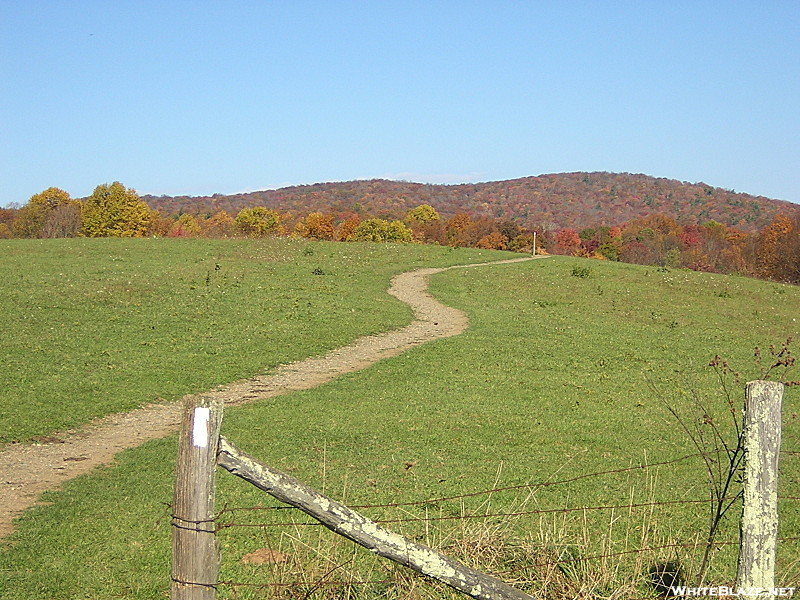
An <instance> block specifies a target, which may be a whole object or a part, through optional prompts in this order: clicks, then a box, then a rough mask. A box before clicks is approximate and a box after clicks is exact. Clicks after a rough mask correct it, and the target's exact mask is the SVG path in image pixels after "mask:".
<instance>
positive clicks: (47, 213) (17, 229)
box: [13, 187, 80, 238]
mask: <svg viewBox="0 0 800 600" xmlns="http://www.w3.org/2000/svg"><path fill="white" fill-rule="evenodd" d="M79 226H80V203H79V202H78V201H77V200H73V199H72V198H70V196H69V194H68V193H67V192H65V191H64V190H62V189H60V188H57V187H50V188H47V189H46V190H44V191H43V192H39V193H38V194H34V195H33V196H31V197H30V199H29V200H28V203H27V204H26V205H25V206H23V207H22V208H21V209H20V210H19V213H18V215H17V218H16V220H15V222H14V228H13V231H14V235H15V236H16V237H23V238H38V237H49V238H52V237H72V236H74V235H76V234H77V232H78V229H79Z"/></svg>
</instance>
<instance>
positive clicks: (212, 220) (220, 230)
mask: <svg viewBox="0 0 800 600" xmlns="http://www.w3.org/2000/svg"><path fill="white" fill-rule="evenodd" d="M200 226H201V228H202V232H201V235H203V236H204V237H209V238H227V237H232V236H233V235H235V233H236V222H235V221H234V219H233V217H232V216H230V215H229V214H228V213H227V212H225V211H224V210H221V211H219V212H218V213H214V214H213V215H211V216H210V217H209V218H208V219H206V220H205V221H203V222H202V223H201V224H200Z"/></svg>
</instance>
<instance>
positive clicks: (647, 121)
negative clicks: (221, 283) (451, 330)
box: [0, 0, 800, 205]
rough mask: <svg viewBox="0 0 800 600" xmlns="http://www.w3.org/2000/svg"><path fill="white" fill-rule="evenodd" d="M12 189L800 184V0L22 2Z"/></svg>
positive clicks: (0, 154) (7, 14)
mask: <svg viewBox="0 0 800 600" xmlns="http://www.w3.org/2000/svg"><path fill="white" fill-rule="evenodd" d="M0 81H1V82H2V83H0V86H2V87H0V138H1V139H2V143H0V205H3V204H8V203H10V202H18V203H21V204H24V203H25V202H26V201H27V200H28V198H29V197H30V196H31V195H32V194H35V193H38V192H40V191H42V190H43V189H45V188H48V187H51V186H55V187H60V188H63V189H65V190H67V191H68V192H69V193H70V194H71V195H72V196H73V197H81V196H86V195H88V194H90V193H91V192H92V190H93V189H94V187H95V186H97V185H99V184H101V183H110V182H112V181H121V182H122V183H123V184H125V185H126V186H128V187H132V188H134V189H136V190H137V191H138V192H139V193H140V194H156V195H159V194H169V195H177V194H190V195H203V194H213V193H223V194H228V193H235V192H243V191H253V190H260V189H269V188H276V187H282V186H286V185H293V184H302V183H316V182H322V181H345V180H351V179H371V178H379V177H380V178H389V179H406V180H410V181H420V182H432V183H462V182H475V181H496V180H501V179H511V178H515V177H525V176H528V175H538V174H542V173H556V172H570V171H613V172H630V173H646V174H648V175H653V176H657V177H668V178H671V179H678V180H682V181H690V182H697V181H703V182H705V183H708V184H710V185H713V186H719V187H723V188H728V189H735V190H736V191H742V192H748V193H752V194H759V195H765V196H769V197H773V198H780V199H784V200H791V201H794V202H800V3H798V1H797V0H791V1H787V2H770V1H769V0H766V1H765V0H760V1H755V0H754V1H751V2H742V1H728V0H725V1H718V2H711V1H703V0H690V1H682V0H677V1H676V0H670V1H669V2H661V1H655V0H652V1H650V0H637V1H632V2H622V1H619V2H611V1H602V0H597V1H591V2H590V1H587V2H571V1H564V2H562V1H552V2H549V1H526V2H523V1H503V0H486V1H469V0H461V1H436V0H426V1H421V2H415V1H389V0H386V1H383V0H374V1H372V2H363V1H362V2H355V1H353V2H345V1H336V0H328V1H319V2H311V1H303V0H291V1H289V0H286V1H284V0H281V1H274V2H267V1H266V0H263V1H255V0H253V1H236V0H225V1H222V0H218V1H214V2H211V1H208V2H204V1H200V0H197V1H182V0H171V1H164V0H157V1H151V0H136V1H135V2H129V1H126V0H114V1H109V0H98V1H89V0H86V1H81V0H74V1H64V0H53V1H40V0H24V1H22V0H0Z"/></svg>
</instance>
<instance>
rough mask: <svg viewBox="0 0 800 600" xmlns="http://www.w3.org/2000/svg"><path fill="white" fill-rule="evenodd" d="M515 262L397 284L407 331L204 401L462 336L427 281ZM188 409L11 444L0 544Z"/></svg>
mask: <svg viewBox="0 0 800 600" xmlns="http://www.w3.org/2000/svg"><path fill="white" fill-rule="evenodd" d="M531 258H532V257H523V258H516V259H510V260H504V261H498V262H494V263H478V264H473V265H459V266H455V267H447V268H441V269H419V270H416V271H410V272H408V273H402V274H400V275H397V276H396V277H394V278H393V279H392V283H391V287H390V288H389V293H390V294H391V295H393V296H395V297H396V298H398V299H399V300H401V301H403V302H405V303H407V304H408V305H410V306H411V307H412V309H413V310H414V316H415V319H414V321H412V322H411V323H410V324H409V325H407V326H406V327H403V328H401V329H397V330H395V331H391V332H388V333H385V334H382V335H374V336H367V337H362V338H360V339H358V340H356V341H355V342H353V343H352V344H349V345H347V346H344V347H342V348H338V349H336V350H333V351H331V352H329V353H328V354H326V355H325V356H322V357H314V358H308V359H306V360H303V361H300V362H297V363H292V364H289V365H283V366H281V367H279V368H278V369H277V370H276V372H275V373H273V374H271V375H264V376H258V377H253V378H251V379H246V380H243V381H238V382H236V383H232V384H229V385H225V386H221V387H219V388H216V389H214V390H210V391H208V392H205V393H203V394H200V396H202V397H209V398H216V399H221V400H223V401H224V402H225V403H226V404H228V405H237V404H244V403H246V402H252V401H253V400H261V399H264V398H272V397H274V396H279V395H281V394H285V393H287V392H291V391H294V390H307V389H310V388H313V387H316V386H318V385H321V384H323V383H326V382H328V381H330V380H332V379H334V378H335V377H338V376H340V375H343V374H345V373H352V372H354V371H359V370H361V369H364V368H366V367H368V366H370V365H372V364H374V363H376V362H378V361H379V360H382V359H384V358H389V357H392V356H396V355H398V354H400V353H401V352H403V351H405V350H408V349H409V348H413V347H415V346H419V345H421V344H424V343H426V342H429V341H432V340H435V339H441V338H446V337H450V336H454V335H458V334H459V333H461V332H462V331H464V330H465V329H466V328H467V324H468V319H467V315H466V314H465V313H464V312H462V311H460V310H458V309H455V308H451V307H448V306H445V305H444V304H442V303H441V302H439V301H438V300H436V299H435V298H434V297H433V296H431V295H430V294H429V293H428V291H427V289H428V277H429V276H430V275H433V274H434V273H439V272H441V271H446V270H448V269H459V268H471V267H480V266H486V265H496V264H502V263H510V262H519V261H525V260H531ZM181 406H182V402H180V401H179V402H173V403H170V404H154V405H148V406H144V407H142V408H140V409H137V410H134V411H131V412H127V413H119V414H114V415H110V416H108V417H105V418H103V419H99V420H97V421H95V422H93V423H92V424H90V425H87V426H86V427H85V428H83V429H81V430H79V431H74V432H67V433H66V434H65V435H63V436H42V437H40V438H39V439H38V440H37V441H36V443H34V444H11V445H7V446H6V447H5V448H3V449H2V450H0V539H2V538H4V537H6V536H7V535H8V534H10V533H11V532H12V531H13V524H12V521H13V519H15V518H16V517H18V516H19V515H20V514H21V513H22V512H23V511H24V510H25V509H27V508H29V507H31V506H33V505H34V504H36V503H37V501H38V499H39V496H40V495H41V494H42V492H45V491H47V490H52V489H56V488H58V487H59V486H60V485H61V484H62V483H63V482H64V481H67V480H69V479H72V478H74V477H77V476H78V475H82V474H84V473H88V472H89V471H91V470H92V469H94V468H95V467H97V466H99V465H105V464H108V463H110V462H111V461H112V460H113V458H114V455H115V454H116V453H117V452H120V451H122V450H125V449H127V448H135V447H136V446H139V445H141V444H143V443H144V442H146V441H148V440H152V439H157V438H162V437H165V436H167V435H169V434H171V433H173V432H174V431H177V429H178V425H179V423H180V415H181Z"/></svg>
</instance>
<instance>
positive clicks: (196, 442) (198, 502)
mask: <svg viewBox="0 0 800 600" xmlns="http://www.w3.org/2000/svg"><path fill="white" fill-rule="evenodd" d="M221 422H222V403H221V402H219V401H208V400H206V399H203V398H200V399H199V400H196V401H195V402H188V401H187V402H186V403H185V405H184V410H183V418H182V421H181V431H180V438H179V441H178V464H177V468H176V472H175V496H174V500H173V502H172V594H171V597H172V600H213V599H214V598H216V585H217V578H218V576H219V563H220V557H219V547H218V545H217V539H216V535H215V524H214V484H215V467H216V464H217V449H218V447H219V428H220V424H221Z"/></svg>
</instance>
